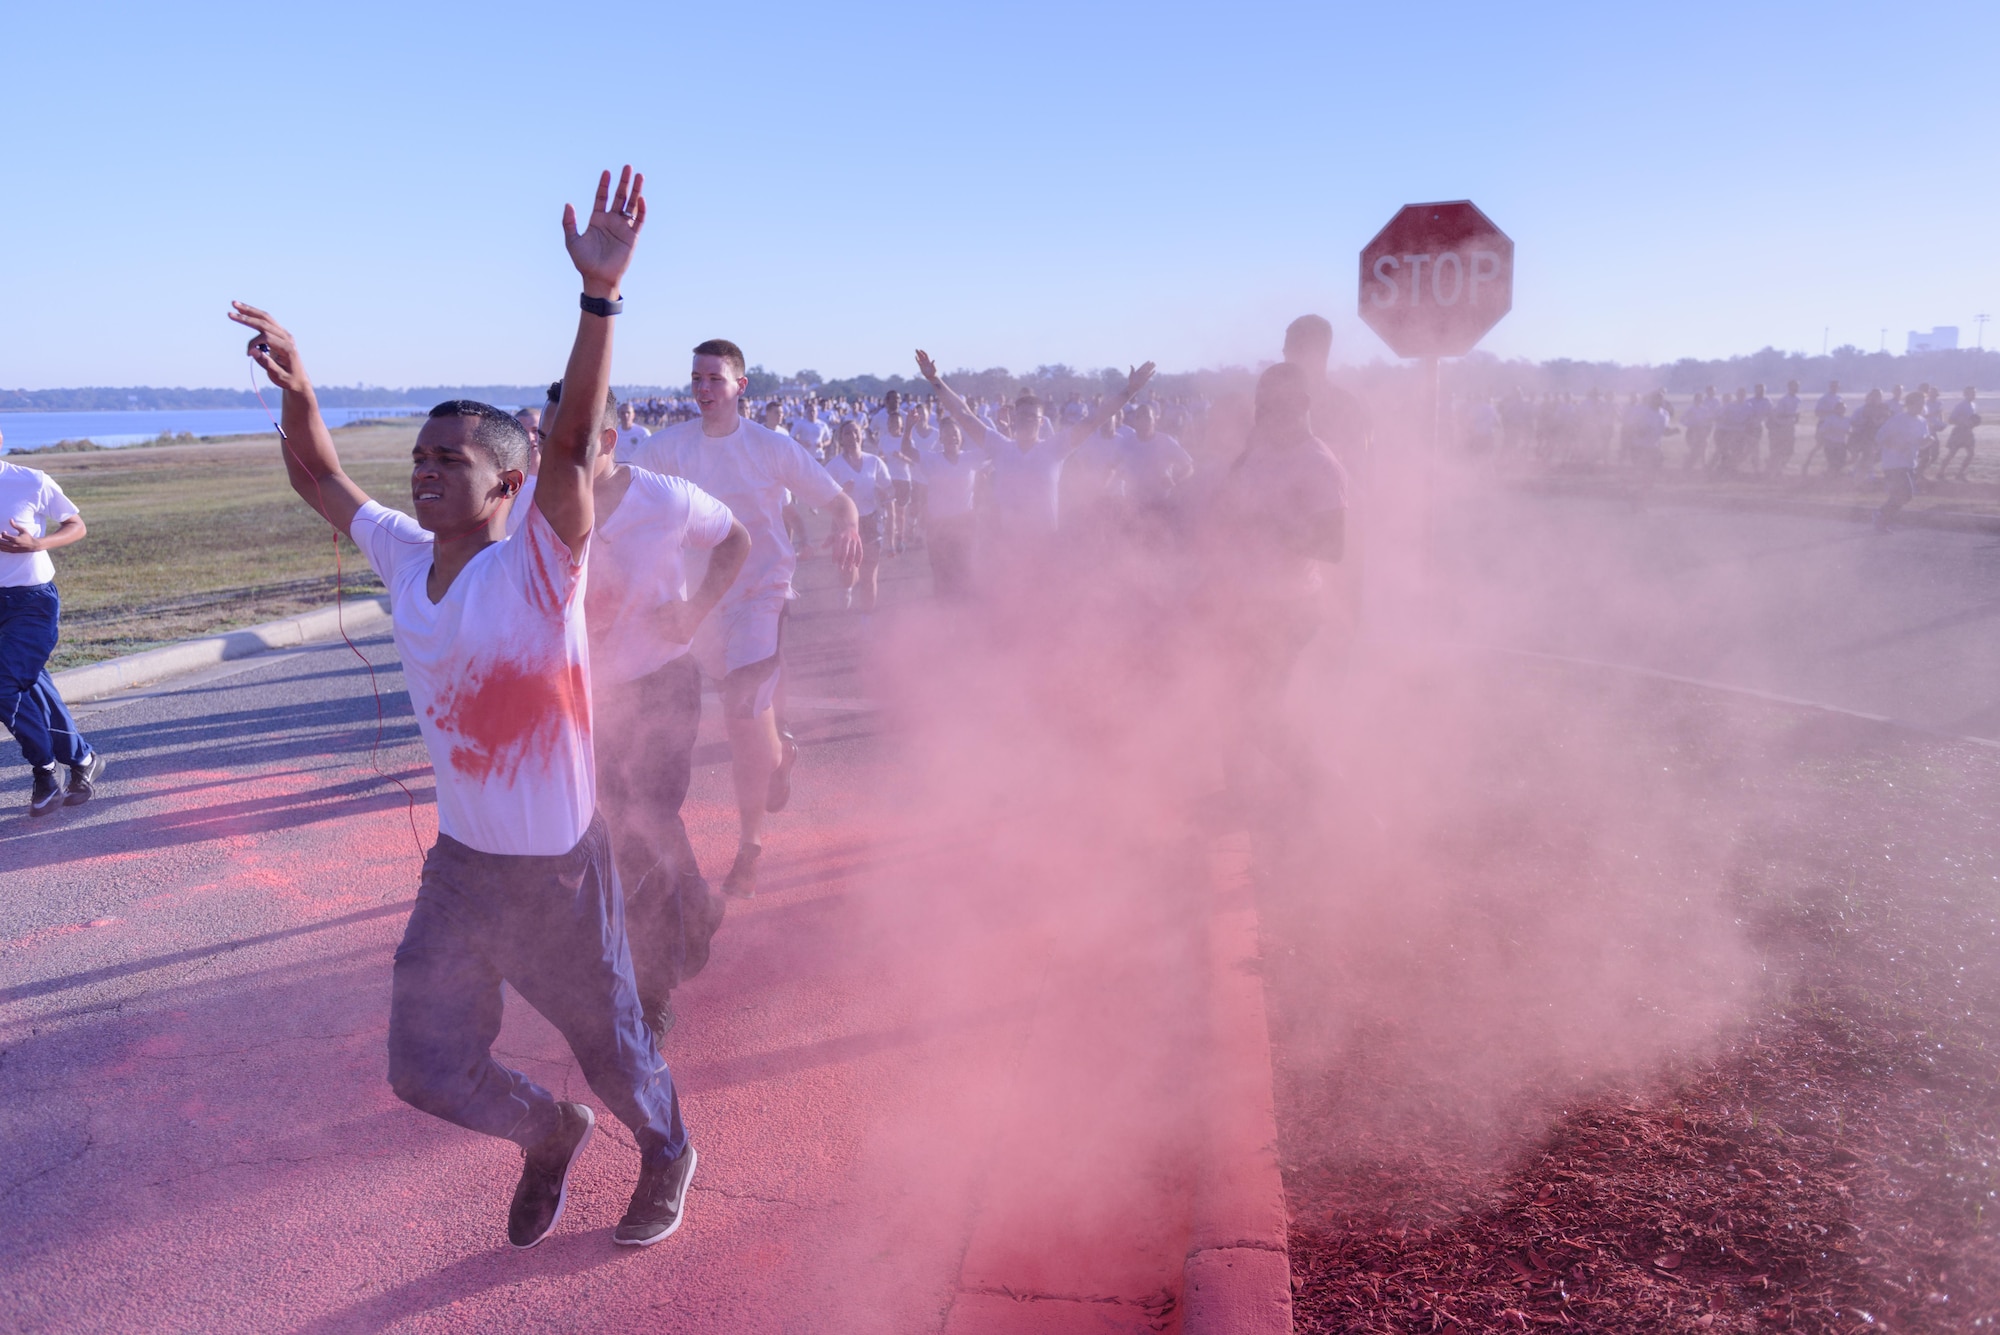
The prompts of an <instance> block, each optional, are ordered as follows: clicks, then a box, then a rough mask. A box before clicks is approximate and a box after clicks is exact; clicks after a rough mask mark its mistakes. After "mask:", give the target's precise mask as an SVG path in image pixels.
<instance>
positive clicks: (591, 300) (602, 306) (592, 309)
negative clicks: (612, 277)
mask: <svg viewBox="0 0 2000 1335" xmlns="http://www.w3.org/2000/svg"><path fill="white" fill-rule="evenodd" d="M576 304H577V305H579V306H581V307H583V309H584V311H585V312H586V313H588V314H590V315H595V316H598V317H599V318H600V319H609V318H610V317H611V316H614V315H616V314H618V312H620V311H622V310H624V309H625V298H623V297H614V298H605V297H593V296H591V295H590V294H589V293H585V294H584V295H583V296H580V297H578V298H577V299H576Z"/></svg>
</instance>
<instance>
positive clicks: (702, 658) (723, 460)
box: [624, 338, 861, 897]
mask: <svg viewBox="0 0 2000 1335" xmlns="http://www.w3.org/2000/svg"><path fill="white" fill-rule="evenodd" d="M693 383H694V399H695V403H696V405H697V406H699V408H700V409H701V415H700V416H699V417H696V418H694V419H692V420H690V421H686V422H681V423H677V424H676V425H674V426H670V427H666V428H664V429H662V430H660V431H656V432H654V433H653V435H652V436H651V437H650V438H648V439H646V440H644V441H641V442H640V443H639V445H638V446H637V447H636V448H634V449H633V450H631V451H630V452H629V453H628V454H626V455H625V456H624V462H626V463H631V464H637V465H638V466H639V467H641V468H645V469H650V470H651V471H653V472H655V473H666V474H668V475H670V476H673V477H681V478H686V479H687V480H688V481H689V482H692V483H694V485H695V486H697V487H700V488H701V489H702V490H703V491H705V492H707V493H708V494H709V495H711V496H713V497H715V499H717V500H719V501H721V502H722V503H723V504H724V505H726V506H728V507H729V509H730V511H731V512H732V513H734V514H735V516H736V518H737V519H739V520H741V521H742V523H743V526H744V527H745V528H746V529H748V530H749V531H750V555H749V558H748V559H747V560H746V561H745V562H744V563H743V571H742V573H741V574H739V575H738V576H737V578H736V582H735V583H734V584H733V585H731V586H730V589H729V592H728V594H726V595H725V596H724V597H723V599H722V601H721V602H720V603H719V604H718V605H717V606H716V609H715V611H714V612H713V613H711V614H710V615H709V617H708V618H707V619H706V620H705V621H703V622H702V624H701V628H700V630H698V631H697V632H696V633H695V639H694V649H693V653H694V660H695V662H696V663H697V664H699V665H700V667H701V670H702V672H703V673H704V674H706V675H707V676H708V677H709V678H710V679H711V680H713V681H715V682H717V683H718V685H719V689H720V692H721V695H722V716H723V721H724V724H725V726H726V727H727V728H728V731H729V753H730V765H731V771H732V774H733V776H734V778H735V783H736V814H737V820H738V838H737V846H736V860H735V862H734V864H733V865H731V867H730V868H729V875H728V877H727V878H726V879H724V881H723V883H722V888H723V890H724V891H725V892H726V893H728V894H732V895H736V896H739V897H747V896H749V895H753V894H755V893H756V891H757V858H758V856H759V855H760V854H761V853H762V852H763V849H764V844H763V831H764V815H765V813H766V812H775V811H782V810H784V808H785V804H786V803H787V802H788V801H790V800H791V772H792V764H793V762H794V761H795V760H796V759H797V758H798V744H797V743H796V742H794V741H793V740H792V738H791V734H790V733H788V732H785V731H783V730H782V729H781V728H780V727H779V724H778V717H777V710H776V705H777V698H778V685H779V682H778V678H779V667H780V664H779V651H780V649H781V648H782V640H783V628H784V620H785V605H786V602H787V600H788V599H790V598H791V596H792V571H793V569H794V568H796V566H797V565H798V553H797V552H796V551H794V550H793V548H792V543H791V539H790V538H789V537H788V536H787V535H786V532H785V493H786V492H787V491H789V492H790V493H791V494H792V497H793V498H794V499H795V500H796V502H797V503H798V504H800V505H804V506H808V507H810V508H812V509H815V510H820V509H827V508H831V509H832V512H833V535H832V537H831V538H830V539H829V543H828V545H829V547H830V548H831V549H832V551H833V554H834V557H835V559H836V561H837V562H838V564H839V566H840V570H841V575H842V578H845V577H846V576H847V575H848V574H850V573H851V572H853V571H856V570H859V569H860V568H861V531H860V521H859V517H858V515H857V512H856V511H855V508H854V502H853V501H852V500H850V499H849V498H848V496H847V493H846V492H844V491H842V490H841V489H840V484H839V483H838V482H835V481H834V480H833V478H832V477H831V476H829V475H828V473H827V471H826V469H825V468H823V467H821V466H820V464H819V461H818V460H816V459H814V458H813V457H812V456H811V455H810V454H808V453H806V451H805V449H804V448H803V447H802V446H801V445H800V444H799V443H798V442H797V441H795V440H793V439H792V438H791V437H790V436H787V435H784V434H782V433H780V432H777V431H772V430H769V429H767V428H765V427H762V426H759V425H758V424H757V423H755V422H752V421H749V420H748V419H747V418H745V417H744V416H743V415H742V413H741V412H739V411H738V409H737V402H738V400H739V399H740V398H741V397H742V394H743V391H744V390H745V389H746V388H748V387H749V384H750V381H749V379H748V378H747V376H746V375H745V372H744V360H743V350H742V349H741V348H739V347H737V346H736V345H735V344H734V343H731V342H730V341H729V340H727V339H721V338H715V339H710V340H708V341H707V342H705V343H701V344H698V345H697V346H696V347H695V349H694V370H693Z"/></svg>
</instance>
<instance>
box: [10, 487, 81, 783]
mask: <svg viewBox="0 0 2000 1335" xmlns="http://www.w3.org/2000/svg"><path fill="white" fill-rule="evenodd" d="M83 534H84V527H83V516H82V515H81V514H80V513H78V511H77V508H76V505H75V503H73V502H72V501H71V500H70V498H69V497H67V496H65V495H63V489H62V488H61V487H59V486H57V485H56V481H55V479H54V478H52V477H50V476H49V475H48V474H47V473H44V472H42V471H41V470H40V469H35V468H24V467H22V466H21V465H19V464H10V463H7V462H5V461H4V460H0V724H5V725H6V728H7V731H9V732H11V733H12V734H13V735H14V740H15V741H16V742H18V743H19V744H20V747H21V758H22V759H23V760H25V761H27V762H28V767H29V769H30V770H32V771H33V779H34V782H33V786H32V788H31V789H30V791H29V794H28V814H29V815H30V816H46V815H48V814H50V813H51V812H53V811H54V810H55V809H56V808H57V807H62V806H71V807H73V806H78V805H80V804H82V803H84V802H88V801H89V800H90V798H91V795H92V794H93V793H94V792H95V791H96V787H95V785H96V783H97V779H98V776H99V775H101V774H102V773H103V772H104V758H103V757H102V756H100V755H98V754H97V752H96V751H94V750H93V749H91V745H90V743H89V742H87V741H85V740H84V737H83V733H82V732H81V731H80V730H79V729H78V728H77V726H76V720H75V719H74V718H72V717H71V716H70V712H69V707H68V706H66V705H65V704H63V698H62V692H61V691H59V690H57V689H56V683H55V678H53V677H51V676H49V656H50V655H51V654H53V653H54V652H55V651H56V641H57V640H58V638H59V637H60V635H61V625H62V599H61V598H60V597H58V596H57V594H56V584H55V579H56V567H55V562H53V561H51V560H49V553H50V552H52V551H54V550H55V549H56V548H58V547H67V546H69V544H71V543H72V542H75V541H76V540H77V539H79V538H81V537H82V536H83ZM58 765H62V766H65V767H66V768H67V769H68V770H69V781H68V782H67V783H64V782H63V781H62V780H60V779H58V778H57V777H56V766H58Z"/></svg>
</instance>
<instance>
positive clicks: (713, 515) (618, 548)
mask: <svg viewBox="0 0 2000 1335" xmlns="http://www.w3.org/2000/svg"><path fill="white" fill-rule="evenodd" d="M628 471H629V472H630V474H631V478H632V480H631V482H630V484H629V485H627V487H626V488H625V495H624V497H623V498H622V499H620V500H619V502H618V507H617V508H616V509H615V510H613V511H612V512H611V513H610V514H608V515H602V516H600V517H599V518H598V521H597V529H596V531H595V532H594V533H592V534H591V535H590V544H591V572H590V592H589V594H588V595H587V596H586V598H585V600H584V601H585V603H586V604H587V611H588V612H589V622H590V670H591V677H592V681H593V683H594V684H595V686H596V688H597V689H598V690H600V691H601V690H604V689H605V688H607V687H611V686H619V685H622V684H624V683H625V682H628V681H637V680H638V679H639V678H641V677H643V676H646V675H648V674H649V673H653V672H657V671H659V670H660V669H661V668H663V667H665V666H666V665H667V664H669V663H671V662H673V661H674V660H675V659H676V658H679V657H680V656H681V655H682V654H685V653H686V652H687V651H688V646H687V645H686V644H685V643H683V642H680V641H675V640H670V639H668V638H666V637H665V636H663V635H662V634H660V613H661V611H662V610H663V609H664V608H666V607H667V606H668V605H669V604H671V603H684V602H686V601H687V589H688V581H687V559H686V553H687V552H690V551H697V552H708V551H711V550H713V549H714V548H715V546H716V545H717V544H719V543H720V542H721V541H722V540H723V539H724V538H726V537H728V536H729V528H730V525H731V524H733V523H734V522H735V516H734V515H732V514H730V513H729V507H727V506H725V505H724V504H723V503H722V502H721V501H718V500H716V499H715V498H714V497H713V496H710V495H709V494H708V493H707V492H705V491H703V490H702V489H701V488H700V487H697V486H695V485H694V484H693V483H692V482H689V481H688V480H687V479H686V478H679V477H665V476H662V475H661V474H659V473H654V472H650V471H648V470H647V469H644V468H631V469H629V470H628Z"/></svg>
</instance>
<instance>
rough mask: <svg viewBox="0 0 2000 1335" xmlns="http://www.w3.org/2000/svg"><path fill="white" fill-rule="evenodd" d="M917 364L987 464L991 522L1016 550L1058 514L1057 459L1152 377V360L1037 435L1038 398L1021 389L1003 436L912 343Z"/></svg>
mask: <svg viewBox="0 0 2000 1335" xmlns="http://www.w3.org/2000/svg"><path fill="white" fill-rule="evenodd" d="M917 369H918V370H919V371H920V372H922V373H923V377H924V379H926V380H928V381H929V382H930V384H931V388H932V389H933V390H935V391H937V396H938V400H939V402H941V403H943V404H944V407H945V411H946V412H949V413H950V414H951V415H952V417H953V419H954V420H956V421H957V422H958V426H959V430H960V431H962V432H964V433H965V439H966V441H967V442H968V443H970V444H972V445H976V446H978V447H979V448H981V449H983V450H984V451H985V452H986V454H987V457H988V458H989V459H991V461H992V464H993V511H994V519H995V521H996V527H997V529H998V531H999V533H1000V535H1001V537H1002V538H1003V539H1004V540H1007V541H1008V542H1009V543H1010V544H1011V545H1013V546H1015V547H1016V549H1017V550H1018V549H1019V548H1020V547H1021V546H1023V545H1031V544H1034V543H1036V542H1038V541H1042V540H1045V539H1047V538H1048V537H1050V536H1051V535H1053V534H1054V533H1055V531H1056V524H1057V521H1058V518H1059V515H1060V506H1061V503H1060V500H1059V496H1060V487H1061V485H1062V468H1063V461H1064V460H1066V459H1068V458H1069V456H1070V455H1072V454H1074V453H1075V452H1076V450H1077V448H1078V447H1079V446H1081V445H1082V444H1083V443H1084V442H1085V441H1087V440H1089V439H1090V437H1091V435H1092V434H1093V433H1095V432H1096V431H1097V429H1098V428H1099V427H1101V426H1103V425H1104V424H1105V423H1106V422H1108V421H1111V420H1113V419H1114V418H1116V417H1117V416H1118V414H1119V413H1120V412H1123V411H1124V409H1125V405H1126V404H1128V403H1130V402H1131V401H1132V400H1133V399H1134V398H1136V397H1138V394H1139V391H1140V390H1142V389H1144V388H1145V387H1146V382H1147V381H1148V380H1151V379H1152V378H1153V364H1152V363H1151V362H1147V363H1146V364H1145V365H1144V366H1141V367H1138V368H1136V369H1135V370H1133V371H1132V372H1131V373H1130V374H1128V375H1127V376H1126V378H1125V387H1124V388H1123V389H1121V390H1119V391H1118V393H1116V394H1112V395H1109V396H1107V397H1106V398H1105V399H1104V400H1103V401H1102V402H1101V403H1099V404H1098V405H1097V408H1096V409H1095V410H1094V411H1092V412H1089V413H1087V414H1086V415H1085V416H1084V417H1082V418H1081V419H1080V420H1078V421H1076V422H1074V423H1071V424H1069V425H1067V426H1064V427H1062V428H1061V429H1060V430H1058V431H1057V432H1056V433H1055V434H1054V435H1053V436H1050V437H1048V438H1047V439H1046V440H1044V439H1043V438H1042V401H1041V400H1040V399H1038V398H1036V397H1035V396H1034V395H1032V394H1023V395H1022V396H1021V397H1020V398H1018V399H1016V400H1015V401H1014V415H1013V420H1012V423H1011V426H1012V431H1013V439H1012V440H1008V439H1007V438H1005V437H1003V436H1002V435H1001V434H1000V433H999V432H998V431H996V430H995V429H994V428H992V427H990V426H988V425H986V423H985V422H983V421H982V420H980V418H979V415H978V414H976V413H974V412H973V411H972V407H971V405H969V404H968V403H966V401H965V400H964V399H963V398H962V397H960V395H959V393H958V391H957V390H955V389H953V388H952V387H951V386H950V385H947V384H946V383H945V382H944V378H943V377H942V376H940V375H939V374H938V369H937V363H936V362H935V361H932V360H931V356H930V354H929V353H927V352H925V351H924V350H923V349H922V348H919V349H917Z"/></svg>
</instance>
